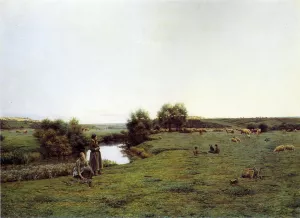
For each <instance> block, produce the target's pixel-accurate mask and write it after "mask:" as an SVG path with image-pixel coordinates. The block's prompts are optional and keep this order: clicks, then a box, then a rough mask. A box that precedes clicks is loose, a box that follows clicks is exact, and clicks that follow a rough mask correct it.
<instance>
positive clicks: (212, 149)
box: [208, 145, 215, 153]
mask: <svg viewBox="0 0 300 218" xmlns="http://www.w3.org/2000/svg"><path fill="white" fill-rule="evenodd" d="M208 152H209V153H215V149H214V147H213V146H212V145H209V151H208Z"/></svg>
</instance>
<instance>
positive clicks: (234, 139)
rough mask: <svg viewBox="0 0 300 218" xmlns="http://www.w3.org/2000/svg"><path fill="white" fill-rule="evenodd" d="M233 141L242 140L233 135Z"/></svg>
mask: <svg viewBox="0 0 300 218" xmlns="http://www.w3.org/2000/svg"><path fill="white" fill-rule="evenodd" d="M231 141H232V142H241V140H240V139H239V138H237V137H235V136H233V138H231Z"/></svg>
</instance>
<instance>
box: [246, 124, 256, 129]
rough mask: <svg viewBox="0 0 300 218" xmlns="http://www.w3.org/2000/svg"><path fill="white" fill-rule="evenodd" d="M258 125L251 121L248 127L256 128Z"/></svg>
mask: <svg viewBox="0 0 300 218" xmlns="http://www.w3.org/2000/svg"><path fill="white" fill-rule="evenodd" d="M256 128H257V125H255V124H254V123H250V124H248V125H247V129H256Z"/></svg>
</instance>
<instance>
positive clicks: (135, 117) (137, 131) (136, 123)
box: [126, 109, 151, 147]
mask: <svg viewBox="0 0 300 218" xmlns="http://www.w3.org/2000/svg"><path fill="white" fill-rule="evenodd" d="M126 126H127V129H128V146H129V147H130V146H134V145H138V144H140V143H142V142H144V141H146V140H147V139H148V135H149V134H150V129H151V119H150V117H149V113H148V112H147V111H145V110H143V109H139V110H137V111H136V112H135V113H132V114H131V115H130V119H128V120H127V124H126Z"/></svg>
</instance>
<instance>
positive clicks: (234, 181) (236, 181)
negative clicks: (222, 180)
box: [230, 179, 239, 185]
mask: <svg viewBox="0 0 300 218" xmlns="http://www.w3.org/2000/svg"><path fill="white" fill-rule="evenodd" d="M238 183H239V180H238V179H231V180H230V184H231V185H236V184H238Z"/></svg>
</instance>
